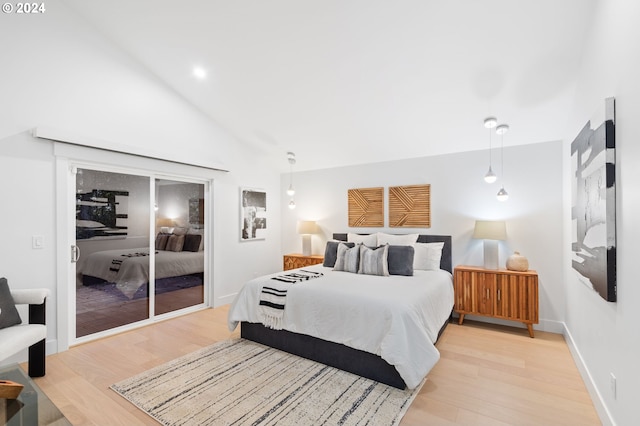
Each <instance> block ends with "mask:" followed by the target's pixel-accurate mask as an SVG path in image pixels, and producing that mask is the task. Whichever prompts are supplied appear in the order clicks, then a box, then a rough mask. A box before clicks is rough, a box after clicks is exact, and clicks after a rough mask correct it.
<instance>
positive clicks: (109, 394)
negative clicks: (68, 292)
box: [35, 306, 601, 426]
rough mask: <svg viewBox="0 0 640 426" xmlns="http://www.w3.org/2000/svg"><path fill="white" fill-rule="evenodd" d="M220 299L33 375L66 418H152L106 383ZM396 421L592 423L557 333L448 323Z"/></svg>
mask: <svg viewBox="0 0 640 426" xmlns="http://www.w3.org/2000/svg"><path fill="white" fill-rule="evenodd" d="M227 310H228V307H227V306H224V307H221V308H216V309H206V310H203V311H199V312H196V313H192V314H189V315H185V316H183V317H180V318H176V319H171V320H167V321H164V322H161V323H158V324H154V325H152V326H147V327H144V328H140V329H137V330H134V331H130V332H127V333H122V334H120V335H117V336H113V337H108V338H104V339H101V340H98V341H95V342H91V343H87V344H84V345H80V346H77V347H74V348H71V349H70V350H68V351H66V352H63V353H59V354H56V355H52V356H49V357H47V375H46V376H45V377H42V378H39V379H36V380H35V381H36V383H37V384H38V385H39V386H40V387H41V388H42V389H43V390H44V391H45V392H46V393H47V395H48V396H49V398H50V399H51V400H52V401H53V402H54V403H55V404H56V405H57V406H58V408H60V410H61V411H62V412H63V413H64V414H65V416H66V417H67V418H68V419H69V421H70V422H71V423H73V424H74V425H127V426H131V425H138V424H140V425H146V424H148V425H154V424H157V423H155V421H153V420H152V419H151V418H149V417H147V416H146V415H145V414H143V413H142V412H141V411H140V410H138V409H137V408H135V407H134V406H133V405H131V404H130V403H129V402H127V401H125V400H124V399H123V398H121V397H120V396H118V395H116V394H115V392H113V391H111V390H110V389H109V386H110V385H111V384H113V383H115V382H118V381H120V380H122V379H125V378H127V377H130V376H132V375H134V374H136V373H139V372H142V371H144V370H147V369H149V368H151V367H153V366H156V365H159V364H162V363H164V362H166V361H169V360H171V359H174V358H177V357H179V356H181V355H184V354H187V353H189V352H192V351H194V350H196V349H199V348H201V347H204V346H207V345H210V344H212V343H214V342H216V341H218V340H223V339H227V338H230V337H238V331H237V330H236V331H235V332H234V333H230V332H229V331H228V330H227V325H226V315H227ZM438 349H439V350H440V353H441V355H442V357H441V359H440V361H439V362H438V364H437V365H436V366H435V367H434V369H433V370H432V371H431V373H430V374H429V376H428V378H429V380H427V382H426V384H425V385H424V387H423V388H422V390H421V391H420V393H419V395H418V396H417V398H416V399H415V401H414V402H413V404H412V405H411V407H410V408H409V411H408V412H407V414H406V415H405V417H404V418H403V420H402V423H401V425H404V426H408V425H426V424H428V425H453V424H457V425H492V426H494V425H600V424H601V423H600V421H599V419H598V416H597V414H596V411H595V409H594V407H593V404H592V403H591V400H590V398H589V395H588V393H587V390H586V388H585V385H584V383H583V382H582V380H581V378H580V375H579V373H578V370H577V368H576V366H575V364H574V362H573V359H572V358H571V355H570V353H569V349H568V347H567V345H566V343H565V342H564V339H563V337H562V336H560V335H557V334H550V333H543V332H536V337H535V339H531V338H529V337H528V335H527V332H526V330H524V329H517V328H509V327H500V326H493V325H485V324H480V323H473V322H466V323H465V325H463V326H459V325H457V324H454V323H451V324H449V326H448V327H447V329H446V330H445V332H444V334H443V335H442V337H441V339H440V341H439V342H438Z"/></svg>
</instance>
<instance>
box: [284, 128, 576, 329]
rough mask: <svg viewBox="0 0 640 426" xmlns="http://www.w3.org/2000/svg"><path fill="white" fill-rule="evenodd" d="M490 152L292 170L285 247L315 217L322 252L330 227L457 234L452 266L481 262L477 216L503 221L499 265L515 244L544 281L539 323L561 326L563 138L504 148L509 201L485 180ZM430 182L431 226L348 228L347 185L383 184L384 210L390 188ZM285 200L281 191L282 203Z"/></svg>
mask: <svg viewBox="0 0 640 426" xmlns="http://www.w3.org/2000/svg"><path fill="white" fill-rule="evenodd" d="M488 157H489V156H488V152H487V151H486V150H485V151H475V152H467V153H461V154H451V155H442V156H435V157H425V158H415V159H409V160H402V161H392V162H385V163H377V164H367V165H360V166H353V167H341V168H334V169H326V170H317V171H309V172H299V173H294V175H293V182H294V187H295V189H296V195H295V201H296V204H297V207H296V209H295V210H289V209H287V208H283V210H282V228H283V231H282V235H283V243H282V248H283V252H284V253H292V252H298V253H299V252H301V250H302V249H301V244H302V243H301V237H300V236H299V235H298V234H296V221H297V220H316V221H317V223H318V224H319V226H320V228H321V232H322V233H321V234H319V235H314V236H313V238H312V248H313V252H314V253H317V254H322V253H323V252H324V244H325V242H326V241H327V239H330V238H331V234H332V232H363V233H364V232H376V231H385V232H390V233H394V232H395V233H406V232H418V231H419V232H423V233H431V234H446V235H451V236H452V237H453V238H452V240H453V264H454V265H456V264H471V265H482V263H483V258H482V241H479V240H475V239H472V238H471V236H472V233H473V227H474V222H475V220H476V219H485V220H499V219H504V220H506V221H507V235H508V239H507V240H506V241H504V242H501V243H500V264H501V265H503V267H504V264H505V262H506V258H507V257H508V256H509V255H511V254H512V253H513V251H516V250H517V251H520V253H521V254H523V255H524V256H526V257H527V258H528V259H529V264H530V267H531V269H535V270H537V271H538V274H539V279H540V320H541V321H540V325H539V326H536V328H537V329H542V330H547V331H554V332H561V331H562V325H561V322H562V321H563V320H564V316H563V310H564V291H563V287H562V280H563V275H562V272H563V266H562V265H563V263H562V252H563V251H562V245H561V242H560V240H559V236H560V235H562V214H563V211H562V185H561V182H562V143H561V142H559V141H558V142H547V143H540V144H533V145H524V146H518V147H510V148H505V159H504V164H505V177H506V181H505V189H506V190H507V191H508V192H509V194H510V198H509V200H508V201H506V202H500V201H498V200H497V199H496V193H497V192H498V189H499V183H500V181H498V182H496V183H494V184H487V183H485V182H484V180H483V176H484V174H485V173H486V171H487V168H488ZM494 158H495V156H494ZM497 172H498V173H499V170H497ZM427 183H428V184H430V185H431V223H432V225H431V228H430V229H425V228H423V229H409V228H388V227H384V228H349V227H348V226H347V225H348V223H347V213H348V208H347V190H348V189H351V188H368V187H380V186H382V187H385V210H386V206H387V205H388V203H387V197H388V194H387V191H388V189H387V188H388V187H389V186H395V185H413V184H427ZM280 186H281V192H282V194H284V193H285V191H286V189H287V187H288V186H289V175H288V174H283V175H282V181H281V185H280ZM286 203H287V198H286V195H283V207H284V205H285V204H286ZM385 225H388V216H387V212H386V211H385ZM476 319H481V320H484V319H482V318H479V317H478V318H476ZM508 324H509V325H517V324H516V323H513V322H509V323H508ZM520 326H521V324H520Z"/></svg>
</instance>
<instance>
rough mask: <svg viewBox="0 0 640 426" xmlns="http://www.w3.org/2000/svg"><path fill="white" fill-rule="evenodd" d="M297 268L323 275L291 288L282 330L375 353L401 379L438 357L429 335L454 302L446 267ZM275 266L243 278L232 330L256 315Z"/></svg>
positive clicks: (410, 381) (423, 370)
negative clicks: (410, 272)
mask: <svg viewBox="0 0 640 426" xmlns="http://www.w3.org/2000/svg"><path fill="white" fill-rule="evenodd" d="M301 269H304V270H311V271H317V272H322V273H323V274H324V276H323V277H322V278H318V279H315V280H310V281H304V282H301V283H297V284H295V285H293V286H292V287H291V288H289V291H288V293H287V298H286V308H285V311H284V316H283V321H282V324H283V328H284V329H285V330H289V331H292V332H295V333H300V334H306V335H310V336H313V337H317V338H320V339H323V340H328V341H332V342H335V343H340V344H343V345H346V346H349V347H352V348H355V349H360V350H363V351H366V352H370V353H373V354H376V355H379V356H380V357H382V358H383V359H384V360H385V361H387V362H388V363H389V364H391V365H393V366H395V368H396V370H397V371H398V373H399V374H400V376H401V377H402V379H403V380H404V381H405V383H406V385H407V387H409V388H410V389H413V388H415V387H416V386H418V385H419V384H420V382H421V381H422V380H423V379H424V377H425V376H426V375H427V373H428V372H429V371H430V370H431V368H433V366H434V365H435V364H436V362H437V361H438V359H439V358H440V353H439V352H438V350H437V349H436V347H435V346H434V342H435V341H436V339H437V337H438V331H439V330H440V327H441V326H442V324H443V323H444V322H445V320H446V319H447V317H449V315H450V313H451V309H452V308H453V282H452V277H451V274H450V273H449V272H447V271H443V270H439V271H421V270H416V271H414V276H413V277H405V276H398V275H392V276H387V277H382V276H372V275H360V274H353V273H349V272H341V271H333V270H332V268H326V267H323V266H322V265H314V266H307V267H304V268H301ZM287 272H295V270H293V271H287ZM281 274H283V273H282V272H279V273H276V274H271V275H267V276H264V277H259V278H256V279H253V280H251V281H249V282H247V283H246V285H245V286H244V287H243V289H242V290H241V291H240V293H238V295H237V296H236V298H235V300H234V302H233V304H232V305H231V308H230V310H229V316H228V325H229V329H230V330H232V331H233V330H234V329H235V328H236V326H237V325H238V323H239V322H240V321H248V322H254V323H260V322H261V321H260V319H259V317H258V300H259V297H260V291H261V289H262V286H263V285H268V284H270V283H273V282H274V281H273V280H271V277H273V276H277V275H281Z"/></svg>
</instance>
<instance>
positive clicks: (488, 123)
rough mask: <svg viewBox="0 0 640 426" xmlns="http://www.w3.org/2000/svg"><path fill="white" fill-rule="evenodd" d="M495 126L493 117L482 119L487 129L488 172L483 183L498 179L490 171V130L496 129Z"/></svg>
mask: <svg viewBox="0 0 640 426" xmlns="http://www.w3.org/2000/svg"><path fill="white" fill-rule="evenodd" d="M497 124H498V120H497V119H496V118H495V117H487V118H485V119H484V127H486V128H487V129H489V171H488V172H487V174H486V175H484V181H485V182H487V183H493V182H495V181H496V179H497V178H498V176H496V174H495V173H494V172H493V170H492V169H491V129H493V128H494V127H496V125H497Z"/></svg>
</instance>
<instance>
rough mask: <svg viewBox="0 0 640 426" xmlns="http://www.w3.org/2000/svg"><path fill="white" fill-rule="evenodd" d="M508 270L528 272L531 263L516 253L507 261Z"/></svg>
mask: <svg viewBox="0 0 640 426" xmlns="http://www.w3.org/2000/svg"><path fill="white" fill-rule="evenodd" d="M507 269H508V270H510V271H521V272H524V271H528V270H529V261H528V260H527V258H526V257H524V256H523V255H521V254H520V252H517V251H516V252H514V253H513V254H512V255H511V256H509V258H508V259H507Z"/></svg>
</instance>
